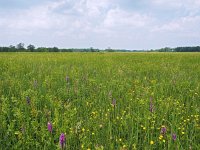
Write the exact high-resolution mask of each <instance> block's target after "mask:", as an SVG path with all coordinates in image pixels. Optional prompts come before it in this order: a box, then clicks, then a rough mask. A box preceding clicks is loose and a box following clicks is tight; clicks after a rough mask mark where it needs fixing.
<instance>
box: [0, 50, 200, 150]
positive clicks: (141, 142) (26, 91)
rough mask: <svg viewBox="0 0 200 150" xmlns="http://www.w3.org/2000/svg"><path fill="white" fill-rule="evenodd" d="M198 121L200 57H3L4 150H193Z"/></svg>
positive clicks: (0, 141)
mask: <svg viewBox="0 0 200 150" xmlns="http://www.w3.org/2000/svg"><path fill="white" fill-rule="evenodd" d="M199 114H200V53H0V149H2V150H7V149H8V150H11V149H16V150H17V149H24V150H27V149H37V150H39V149H47V150H50V149H67V150H81V149H83V150H135V149H139V150H143V149H144V150H151V149H152V150H153V149H155V150H168V149H169V150H173V149H177V150H179V149H180V150H190V149H191V150H198V149H200V120H199V119H200V116H199ZM48 124H49V125H51V126H52V128H48ZM48 129H49V130H48ZM61 133H64V136H65V138H64V140H63V141H62V142H63V143H62V144H61V141H59V140H60V139H59V138H60V135H61Z"/></svg>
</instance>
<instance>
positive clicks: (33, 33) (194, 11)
mask: <svg viewBox="0 0 200 150" xmlns="http://www.w3.org/2000/svg"><path fill="white" fill-rule="evenodd" d="M199 26H200V0H0V46H9V45H11V44H12V45H16V44H17V43H19V42H23V43H25V46H27V45H28V44H34V45H35V46H36V47H40V46H47V47H51V46H57V47H59V48H71V47H74V48H89V47H94V48H100V49H104V48H108V47H111V48H117V49H122V48H123V49H156V48H162V47H177V46H196V45H200V27H199Z"/></svg>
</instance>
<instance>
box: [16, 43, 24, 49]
mask: <svg viewBox="0 0 200 150" xmlns="http://www.w3.org/2000/svg"><path fill="white" fill-rule="evenodd" d="M16 48H17V49H18V50H24V43H19V44H17V46H16Z"/></svg>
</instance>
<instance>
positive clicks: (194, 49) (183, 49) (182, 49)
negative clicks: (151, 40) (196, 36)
mask: <svg viewBox="0 0 200 150" xmlns="http://www.w3.org/2000/svg"><path fill="white" fill-rule="evenodd" d="M153 51H158V52H200V46H186V47H176V48H169V47H165V48H161V49H158V50H153Z"/></svg>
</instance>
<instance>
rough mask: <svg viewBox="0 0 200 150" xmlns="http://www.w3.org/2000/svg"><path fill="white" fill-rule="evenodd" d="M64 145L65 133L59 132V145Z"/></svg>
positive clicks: (62, 146)
mask: <svg viewBox="0 0 200 150" xmlns="http://www.w3.org/2000/svg"><path fill="white" fill-rule="evenodd" d="M64 145H65V134H64V133H61V135H60V146H61V149H63V148H64Z"/></svg>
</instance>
